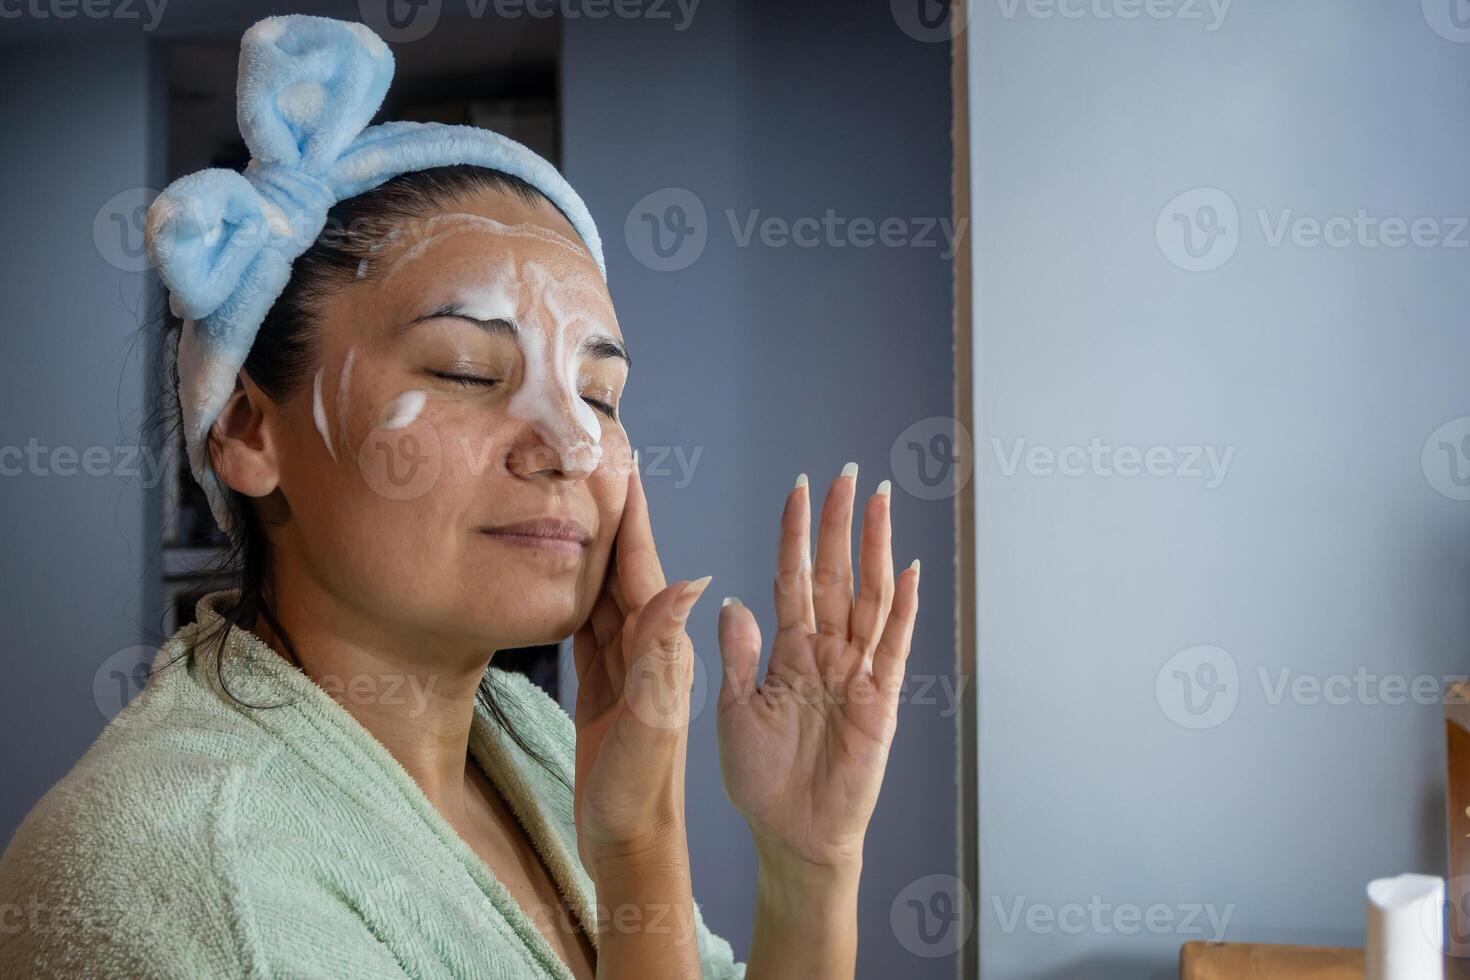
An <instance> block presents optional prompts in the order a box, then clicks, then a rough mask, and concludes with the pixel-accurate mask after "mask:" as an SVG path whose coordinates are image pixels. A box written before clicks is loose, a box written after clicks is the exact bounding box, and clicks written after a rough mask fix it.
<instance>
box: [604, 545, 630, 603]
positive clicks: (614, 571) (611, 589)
mask: <svg viewBox="0 0 1470 980" xmlns="http://www.w3.org/2000/svg"><path fill="white" fill-rule="evenodd" d="M607 591H608V594H609V595H611V596H612V598H613V602H614V603H615V604H616V605H617V607H618V612H620V613H622V614H623V615H624V616H626V615H628V612H629V610H630V608H631V607H629V605H628V597H627V596H625V595H623V585H622V582H620V581H619V580H618V555H617V542H616V541H614V542H613V560H612V567H611V568H609V569H608V570H607Z"/></svg>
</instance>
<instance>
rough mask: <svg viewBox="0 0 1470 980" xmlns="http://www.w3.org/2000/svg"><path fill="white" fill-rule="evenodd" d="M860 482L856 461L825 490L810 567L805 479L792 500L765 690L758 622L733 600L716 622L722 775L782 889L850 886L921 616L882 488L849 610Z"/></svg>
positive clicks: (868, 519)
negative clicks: (818, 883)
mask: <svg viewBox="0 0 1470 980" xmlns="http://www.w3.org/2000/svg"><path fill="white" fill-rule="evenodd" d="M856 484H857V467H856V465H855V464H851V463H849V464H848V466H847V467H845V468H844V472H843V475H841V476H839V477H838V478H837V479H836V480H834V481H833V483H832V486H831V488H830V489H829V490H828V492H827V498H826V500H825V501H824V503H823V506H822V522H821V528H820V530H819V532H818V535H817V549H816V562H815V564H813V563H812V562H811V560H810V558H809V555H808V541H809V540H810V525H811V504H810V499H809V493H808V490H807V487H806V481H805V479H799V480H798V481H797V485H796V488H795V489H794V490H792V492H791V494H790V495H789V496H788V497H787V499H786V509H785V512H784V513H783V514H782V517H781V539H780V546H779V551H778V557H777V574H776V634H775V638H774V640H773V642H772V646H771V659H770V663H769V665H768V666H767V668H766V677H765V681H764V683H762V684H760V685H759V686H757V685H756V672H757V668H758V665H759V661H760V655H761V632H760V627H759V626H758V625H757V623H756V619H755V615H754V614H753V613H751V611H750V610H749V609H747V608H746V607H745V606H743V605H740V604H738V603H731V604H727V605H726V606H725V607H724V608H722V609H721V611H720V654H721V659H722V660H723V661H724V680H723V682H722V684H721V687H720V698H719V708H718V711H719V723H718V729H719V740H720V767H721V770H722V772H723V774H724V780H725V791H726V793H727V794H728V795H729V797H730V800H731V802H733V803H734V804H735V806H736V808H738V809H739V810H740V812H741V813H743V814H744V815H745V818H746V820H747V821H748V822H749V823H750V828H751V831H752V833H753V834H754V836H755V841H756V846H757V850H758V853H759V855H760V858H761V862H762V868H761V870H762V874H763V876H767V877H769V878H770V879H771V882H772V886H773V887H776V884H777V883H785V882H789V881H794V880H795V879H796V878H803V877H810V878H812V879H814V880H816V879H821V878H822V877H823V876H827V877H830V878H833V879H836V880H840V881H843V882H844V883H847V882H848V879H855V876H856V870H855V869H857V868H858V867H860V866H861V860H862V847H863V836H864V834H865V833H866V831H867V827H868V821H869V819H870V818H871V817H872V814H873V808H874V806H875V804H876V803H877V799H878V788H879V786H880V784H881V783H882V780H883V770H884V767H885V766H886V765H887V762H888V748H889V745H890V744H891V742H892V740H893V733H894V729H895V727H896V725H897V715H898V692H899V686H900V685H901V683H902V682H903V676H904V665H905V662H906V660H907V658H908V654H909V642H910V640H911V639H912V636H913V628H914V618H915V616H916V615H917V614H918V608H919V596H918V589H919V569H918V562H917V561H916V562H914V564H913V565H912V566H910V567H909V568H908V569H906V570H905V571H904V573H903V574H902V575H901V576H899V579H898V582H897V585H896V587H895V583H894V577H893V555H892V551H891V548H890V539H891V532H892V528H891V524H890V521H889V497H890V492H889V486H890V485H889V483H888V481H887V480H885V481H883V484H882V485H881V486H880V487H879V491H878V492H877V493H875V494H874V495H873V496H871V497H870V498H868V502H867V509H866V512H865V514H864V517H863V527H862V540H861V552H860V555H861V557H860V563H861V564H860V571H861V582H862V589H861V592H860V594H859V595H858V597H857V601H856V602H854V601H853V593H852V586H853V570H852V559H851V550H852V545H851V539H852V514H853V499H854V497H855V496H856ZM783 887H784V884H783Z"/></svg>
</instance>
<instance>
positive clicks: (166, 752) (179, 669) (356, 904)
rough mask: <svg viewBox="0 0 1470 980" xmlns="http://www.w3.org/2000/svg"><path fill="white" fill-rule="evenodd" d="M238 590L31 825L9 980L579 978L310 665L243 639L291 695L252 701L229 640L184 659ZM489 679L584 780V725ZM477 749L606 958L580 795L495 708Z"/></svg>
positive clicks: (503, 678) (2, 968)
mask: <svg viewBox="0 0 1470 980" xmlns="http://www.w3.org/2000/svg"><path fill="white" fill-rule="evenodd" d="M228 595H229V593H227V592H216V593H212V594H210V595H208V596H205V597H204V598H203V599H201V600H200V602H199V605H198V613H199V616H200V622H199V623H196V624H194V625H190V626H187V627H184V628H183V629H181V630H180V631H179V632H178V633H176V634H175V635H174V637H173V638H172V639H170V640H169V642H168V643H166V644H165V645H164V646H163V647H162V648H161V649H160V650H159V652H158V656H157V658H156V660H155V662H154V666H155V670H157V671H160V672H159V673H157V674H155V676H154V677H153V678H152V679H151V680H150V682H149V683H148V685H147V687H145V688H144V690H143V691H142V692H141V693H140V694H139V695H138V696H137V697H136V698H135V699H134V700H133V701H132V702H131V703H129V704H128V706H127V707H126V708H124V709H123V711H122V712H120V713H119V714H118V716H117V717H116V718H115V719H114V720H113V721H112V723H111V724H109V725H108V726H107V728H106V729H105V730H104V731H103V732H102V734H101V735H100V736H99V737H98V739H97V741H96V742H95V743H94V744H93V745H92V747H91V748H90V749H89V750H88V751H87V753H86V754H85V755H84V756H83V757H82V759H81V760H80V761H79V762H78V763H77V765H76V767H75V768H73V769H72V771H71V772H70V773H69V774H68V775H67V776H66V777H65V778H63V779H62V780H61V781H60V782H59V783H58V784H57V785H56V786H54V787H53V788H52V789H51V790H50V791H49V792H48V793H47V794H46V795H45V797H43V798H42V800H41V802H40V803H38V804H37V805H36V807H35V809H34V810H32V812H31V813H30V815H29V816H28V817H27V818H26V820H25V822H24V823H23V824H22V825H21V827H20V829H19V830H17V831H16V834H15V837H14V838H13V839H12V841H11V842H10V846H9V847H8V848H7V849H6V851H5V854H4V857H3V858H0V977H105V978H113V977H117V978H121V977H129V978H132V977H168V978H175V977H178V978H189V980H199V978H210V977H247V976H248V977H286V976H289V977H313V978H317V977H321V978H329V977H330V978H338V977H353V978H363V977H403V976H410V977H475V978H503V980H512V978H513V980H525V978H536V977H541V978H546V977H557V978H564V980H565V978H570V977H571V973H570V971H568V970H567V969H566V967H565V965H564V964H563V963H562V962H561V960H560V959H558V958H557V956H556V954H555V953H554V952H553V950H552V949H551V946H550V944H548V943H547V941H546V939H545V937H544V936H542V935H541V933H540V932H539V931H537V929H536V926H535V925H534V923H533V922H532V921H531V919H530V918H529V917H527V915H526V914H525V913H524V912H523V911H522V910H521V908H520V906H519V905H518V904H517V902H516V901H515V899H514V898H513V897H512V896H511V895H510V893H509V892H507V891H506V890H505V888H504V886H503V885H501V884H500V882H499V881H498V880H497V879H496V878H495V877H494V876H493V875H492V874H491V873H490V871H489V868H488V866H487V865H486V864H485V863H484V862H483V861H482V860H480V858H479V857H478V855H476V854H475V852H474V851H473V850H472V849H471V848H470V846H469V845H468V844H466V843H465V842H464V840H463V838H461V837H460V836H459V835H458V834H457V833H456V832H455V831H454V829H453V828H452V827H451V826H450V825H449V824H448V823H447V822H446V821H445V820H444V819H443V818H442V817H441V816H440V815H439V813H438V811H437V810H435V809H434V808H433V806H432V805H431V804H430V803H429V801H428V799H427V798H426V797H425V796H424V794H423V792H422V791H421V790H420V789H419V788H418V785H417V784H416V783H415V782H414V781H413V780H412V778H410V777H409V775H408V773H407V772H406V771H405V770H404V769H403V767H402V766H401V765H399V764H398V762H397V761H396V760H395V759H394V758H393V757H392V755H390V754H389V753H388V751H387V750H386V749H385V748H384V747H383V746H382V744H381V743H379V742H378V741H377V740H376V739H374V738H373V737H372V736H371V735H370V734H369V733H368V731H367V730H366V729H365V728H363V727H362V726H361V725H360V724H359V723H358V722H357V721H356V720H355V719H354V718H353V717H352V716H351V715H350V714H349V713H348V712H347V711H346V710H345V709H344V708H343V707H342V706H341V705H339V704H338V703H337V702H336V701H334V700H332V698H331V697H329V696H328V695H327V693H326V692H325V691H324V690H322V689H321V688H320V687H318V686H317V685H316V684H314V683H313V682H312V681H311V680H310V679H309V678H308V677H307V676H306V675H305V674H303V673H301V672H300V671H299V670H297V669H296V668H295V667H294V666H293V665H291V664H289V663H288V662H287V661H286V660H285V659H284V658H282V657H280V656H278V655H277V654H276V653H274V652H273V651H272V650H271V649H270V648H269V647H267V646H266V645H265V644H264V643H263V642H262V641H261V640H260V639H259V638H258V637H256V636H254V635H253V634H251V633H248V632H246V631H244V630H239V629H235V630H232V631H231V633H230V636H229V640H228V641H227V644H226V653H225V657H224V660H223V663H224V665H225V669H226V678H227V684H228V686H229V688H230V689H231V690H232V691H234V692H235V694H236V695H238V696H239V697H241V698H242V699H244V700H246V701H251V702H253V703H256V704H277V703H282V702H290V704H289V706H287V707H279V708H267V709H249V708H243V707H241V706H239V705H236V704H234V703H233V702H231V701H230V700H229V699H228V698H227V697H226V696H225V695H224V693H223V691H222V690H221V688H220V686H219V682H218V680H217V678H216V671H215V666H216V659H215V653H214V651H215V650H216V649H217V640H210V641H209V642H205V643H202V644H200V645H199V646H198V647H197V650H198V655H197V656H196V657H195V658H193V660H194V665H193V666H188V665H187V661H184V660H180V659H178V658H179V656H180V654H182V653H184V652H185V651H186V650H188V649H190V648H195V643H196V639H197V638H198V635H199V632H200V630H201V628H205V629H207V628H209V627H211V626H215V625H217V624H218V623H219V622H220V621H221V620H220V617H219V615H218V613H217V612H216V611H215V603H216V601H217V600H220V599H221V598H222V597H226V596H228ZM208 635H209V634H206V636H208ZM175 661H177V662H175ZM170 663H172V664H173V665H172V666H165V665H168V664H170ZM491 671H492V673H493V675H494V677H495V678H496V680H497V690H498V692H499V693H500V695H501V696H500V701H501V703H503V704H504V705H505V710H506V713H507V714H508V715H509V716H510V718H512V719H513V720H514V723H515V726H516V729H517V731H518V732H519V733H521V734H522V735H523V736H524V737H526V739H527V740H528V741H531V742H532V744H534V745H536V746H537V748H539V749H541V750H542V751H543V752H545V753H546V754H547V755H549V756H550V757H551V758H552V759H553V760H555V763H556V766H557V768H558V769H559V770H560V771H562V772H563V773H565V774H566V776H567V778H568V779H569V780H570V779H571V774H572V771H573V752H574V745H575V742H574V739H575V730H574V728H573V725H572V720H571V718H569V717H568V716H567V714H566V712H565V711H563V710H562V709H561V707H560V706H559V705H558V704H557V703H556V702H555V701H553V700H552V699H551V698H550V697H548V696H547V695H546V694H545V693H544V692H542V691H541V689H540V688H538V687H536V686H535V685H534V684H533V683H531V682H530V681H529V680H527V679H526V678H524V677H522V676H521V675H519V674H514V673H511V672H508V671H502V670H499V669H497V668H493V667H492V668H491ZM383 693H384V695H385V696H387V692H386V690H384V692H383ZM403 693H404V695H405V696H406V691H405V692H403ZM470 749H471V751H472V753H473V755H474V756H475V758H476V759H478V760H479V762H480V764H481V766H482V767H483V768H484V769H485V771H486V773H487V775H488V776H489V777H490V779H491V780H492V781H493V782H494V784H495V785H496V786H498V787H499V788H500V790H501V792H502V793H503V794H504V795H505V797H506V798H507V801H508V803H509V804H510V807H511V809H512V810H513V811H514V812H515V814H516V816H517V818H518V819H519V820H520V821H521V823H522V824H523V825H524V826H525V827H526V831H527V833H528V835H529V836H530V838H531V840H532V841H533V843H534V844H535V846H536V849H537V851H538V852H539V853H540V854H541V855H542V857H543V859H544V860H545V861H546V864H547V866H548V867H549V868H550V870H551V872H552V876H553V878H554V879H555V881H556V882H557V885H558V888H559V889H560V891H561V893H562V895H563V900H564V902H565V904H566V906H568V907H570V909H571V910H572V913H573V914H574V915H575V916H576V918H577V920H578V921H579V922H585V923H588V924H589V925H588V932H589V933H590V938H591V939H592V941H593V943H594V945H595V944H596V940H597V935H596V930H595V928H594V927H593V926H592V924H593V923H595V921H596V919H595V912H594V907H593V903H594V900H595V899H594V892H593V888H592V883H591V881H590V880H589V879H588V877H587V875H586V872H585V871H584V870H583V869H582V866H581V864H580V862H579V861H578V858H577V849H576V830H575V828H574V826H573V823H572V798H571V794H570V793H569V792H567V790H566V789H565V788H563V787H562V786H560V785H559V784H558V783H557V782H556V781H555V780H553V779H552V778H551V777H550V776H549V775H548V774H547V773H546V772H545V771H544V770H542V769H541V768H540V767H539V766H538V765H537V764H536V763H535V762H534V761H532V760H531V759H529V758H528V757H527V756H526V755H525V754H524V753H523V752H522V751H521V750H520V749H519V748H518V747H517V746H516V745H515V743H514V742H512V741H511V740H510V739H509V738H508V737H507V736H505V735H504V734H503V733H502V732H501V731H500V730H499V729H498V727H497V726H496V725H495V723H494V721H493V720H492V719H491V718H490V717H489V716H488V715H487V714H484V713H483V712H482V711H480V710H477V712H476V717H475V720H474V725H473V729H472V734H471V738H470ZM695 920H696V926H697V929H698V941H699V948H700V956H701V960H702V964H703V972H704V976H705V977H706V978H717V980H738V978H741V977H743V976H744V975H745V965H744V964H743V963H737V962H735V961H734V959H733V957H732V954H731V950H730V945H729V943H727V942H726V941H725V940H723V939H721V938H720V937H718V936H715V935H713V934H711V933H710V932H709V931H708V930H707V929H706V928H705V926H704V920H703V917H702V916H701V915H700V913H699V908H698V905H696V906H695Z"/></svg>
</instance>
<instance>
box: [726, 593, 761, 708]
mask: <svg viewBox="0 0 1470 980" xmlns="http://www.w3.org/2000/svg"><path fill="white" fill-rule="evenodd" d="M760 663H761V628H760V623H758V622H757V621H756V618H755V613H753V612H751V611H750V610H749V609H747V608H746V607H745V604H744V603H742V602H741V601H740V600H739V599H737V598H735V597H734V596H729V597H727V598H726V599H725V601H724V603H723V604H722V605H721V606H720V667H721V680H720V700H719V707H720V708H721V709H723V708H725V707H726V706H727V705H730V704H734V703H736V702H741V703H749V701H750V698H751V697H753V696H754V695H755V686H756V675H757V673H758V672H759V670H760Z"/></svg>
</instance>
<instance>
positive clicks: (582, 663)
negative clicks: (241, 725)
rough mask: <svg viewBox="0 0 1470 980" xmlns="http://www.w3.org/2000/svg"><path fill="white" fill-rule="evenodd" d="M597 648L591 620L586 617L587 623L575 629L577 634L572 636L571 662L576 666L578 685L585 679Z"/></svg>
mask: <svg viewBox="0 0 1470 980" xmlns="http://www.w3.org/2000/svg"><path fill="white" fill-rule="evenodd" d="M599 646H600V644H599V642H598V640H597V637H596V635H595V630H594V628H593V626H592V619H591V617H588V619H587V622H585V623H583V624H582V625H581V626H579V627H577V632H575V633H573V634H572V661H573V663H575V664H576V668H577V684H578V685H580V684H582V683H583V682H584V681H585V680H586V679H587V671H588V669H589V668H591V666H592V661H593V660H594V659H596V657H597V648H598V647H599Z"/></svg>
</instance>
